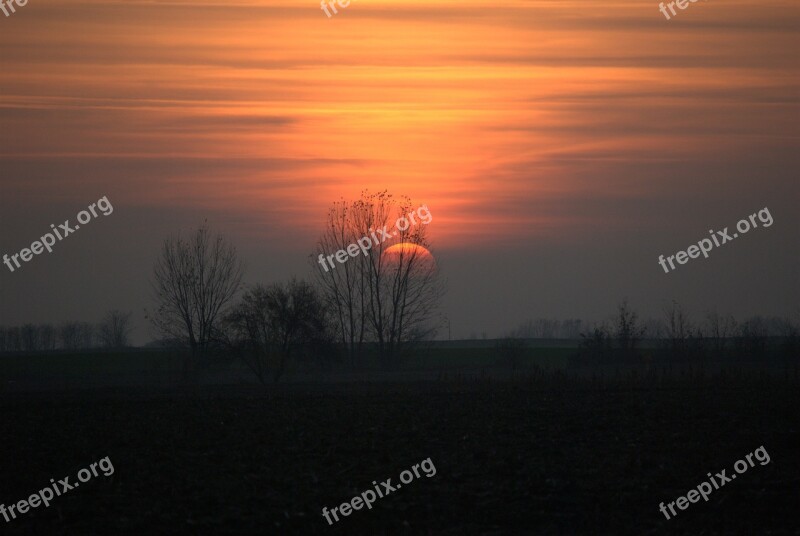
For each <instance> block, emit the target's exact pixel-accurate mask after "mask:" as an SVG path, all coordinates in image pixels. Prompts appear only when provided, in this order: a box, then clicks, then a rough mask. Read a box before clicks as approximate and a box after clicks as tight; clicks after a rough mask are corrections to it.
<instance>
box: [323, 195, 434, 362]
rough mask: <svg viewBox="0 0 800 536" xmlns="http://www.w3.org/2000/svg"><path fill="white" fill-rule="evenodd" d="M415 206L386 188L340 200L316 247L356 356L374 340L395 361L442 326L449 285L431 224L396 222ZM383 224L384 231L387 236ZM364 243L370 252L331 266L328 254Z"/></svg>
mask: <svg viewBox="0 0 800 536" xmlns="http://www.w3.org/2000/svg"><path fill="white" fill-rule="evenodd" d="M425 208H426V209H427V207H425ZM418 211H419V209H418ZM410 213H411V204H410V201H409V200H408V199H405V198H404V199H402V200H400V201H399V202H398V201H396V200H394V199H393V198H392V196H391V195H390V194H389V193H387V192H379V193H377V194H369V193H367V192H364V193H362V195H361V198H360V199H358V200H357V201H355V202H353V203H350V204H348V203H344V202H340V203H337V204H336V205H334V208H333V209H332V210H331V211H330V212H329V214H328V221H327V225H326V230H325V232H324V233H323V235H322V237H321V238H320V240H319V242H318V244H317V248H316V253H315V260H317V261H318V262H320V264H321V265H323V268H321V269H319V270H318V271H317V276H318V280H319V282H320V287H321V288H322V290H323V293H324V296H325V299H326V301H327V302H328V303H329V304H331V307H332V310H333V312H334V314H335V317H336V323H337V328H338V330H337V331H338V334H339V339H340V340H341V341H342V342H343V343H344V344H345V345H346V346H347V347H348V349H349V351H350V354H351V363H354V362H355V355H357V354H358V353H359V350H360V349H361V348H362V346H363V344H364V342H365V341H368V340H369V341H374V342H375V344H376V347H377V350H378V354H379V357H380V358H381V360H382V361H383V362H384V364H387V365H388V364H390V363H392V362H394V361H395V358H396V357H398V356H400V355H401V354H402V353H403V352H404V350H405V349H406V348H407V347H408V346H409V345H410V344H411V343H413V342H415V341H417V340H421V339H424V338H428V337H430V336H431V335H432V333H434V332H435V330H436V327H437V326H436V324H435V319H436V318H437V316H436V307H437V305H438V302H439V299H440V297H441V295H442V293H443V291H444V287H443V284H442V283H441V280H440V279H439V276H438V270H437V268H436V265H435V262H434V260H433V257H432V255H431V254H430V253H429V252H428V248H429V247H430V244H429V243H428V240H427V238H426V227H425V226H424V225H417V226H411V225H404V226H396V225H395V223H396V222H397V221H400V219H399V218H400V217H404V216H406V215H407V214H410ZM420 215H421V214H420ZM396 217H397V219H396ZM401 227H404V228H401ZM378 230H382V232H383V233H384V234H383V236H382V237H380V238H378V237H377V236H376V234H375V233H376V231H378ZM387 231H391V233H387ZM387 234H388V235H389V236H390V238H388V239H387ZM370 236H371V237H373V239H370V238H369V237H370ZM357 244H363V246H362V247H363V248H364V254H361V253H356V254H355V255H352V254H351V256H350V257H349V258H347V259H346V261H345V262H344V263H337V264H336V265H334V266H333V267H329V266H326V265H324V259H325V257H326V256H327V255H331V254H333V253H335V252H336V251H337V250H342V251H345V250H348V249H350V248H357V247H358V246H357ZM353 251H357V250H356V249H353Z"/></svg>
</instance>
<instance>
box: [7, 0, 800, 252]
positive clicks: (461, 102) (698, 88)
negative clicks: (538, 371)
mask: <svg viewBox="0 0 800 536" xmlns="http://www.w3.org/2000/svg"><path fill="white" fill-rule="evenodd" d="M590 5H593V6H594V7H590ZM798 22H799V20H798V10H797V9H793V8H791V2H778V1H768V2H759V3H758V4H757V5H756V4H754V3H749V2H741V1H736V2H725V3H721V2H719V3H717V2H708V3H697V4H692V5H691V6H690V9H687V10H686V11H684V12H681V13H679V16H678V17H676V18H675V19H674V20H672V21H669V22H667V21H665V20H663V17H661V15H660V13H659V12H658V10H657V7H656V4H655V3H647V2H633V1H629V2H620V1H612V2H603V3H598V4H590V3H587V2H585V1H560V2H554V1H551V0H534V1H528V2H524V1H510V2H509V1H506V2H477V3H469V4H466V3H463V2H455V1H443V0H438V1H437V0H434V1H421V0H420V1H407V0H406V1H396V2H394V1H393V2H390V1H386V0H360V1H358V2H354V3H352V4H351V5H350V6H349V7H348V8H346V9H340V13H339V14H338V15H335V16H334V17H332V18H331V19H328V18H327V17H326V16H325V15H324V13H323V12H322V11H321V10H320V9H319V6H316V5H315V3H314V2H310V1H309V2H268V1H264V2H257V1H252V2H236V3H233V4H227V3H222V2H155V3H154V2H110V1H91V2H72V1H70V2H67V1H57V2H48V1H37V2H29V4H28V5H26V6H25V7H24V8H20V9H19V11H18V13H16V14H15V15H14V16H13V17H11V18H8V19H6V20H2V21H0V23H2V37H0V39H1V40H2V45H3V51H4V54H3V58H2V72H3V78H2V82H0V88H2V95H3V98H2V104H1V105H0V106H2V108H0V117H1V118H2V124H3V130H4V131H5V133H6V134H8V133H10V132H13V135H11V136H4V138H6V139H5V141H4V143H3V147H2V148H1V149H0V154H1V155H2V156H0V158H2V159H3V160H4V161H9V160H10V161H13V163H14V166H15V167H14V169H15V170H19V169H22V170H25V173H24V174H18V175H16V176H13V177H4V182H7V181H11V182H12V183H14V184H13V186H10V185H9V184H6V185H5V187H13V189H14V190H15V191H17V192H19V193H20V194H21V195H25V194H27V195H30V196H34V197H35V196H38V195H43V194H44V192H46V191H48V189H49V188H50V185H51V184H52V183H53V182H60V183H64V182H66V183H67V184H69V191H62V192H60V193H59V195H62V196H74V197H75V199H76V202H83V199H84V197H85V195H82V191H83V190H84V188H85V187H87V185H93V186H96V183H98V182H99V183H102V182H103V181H113V182H114V184H115V187H116V189H117V192H116V197H117V198H119V197H120V196H125V198H126V201H128V202H131V203H136V204H137V205H142V206H152V207H166V206H170V207H175V206H192V207H201V208H202V207H209V208H210V207H213V208H214V209H216V210H221V211H225V210H229V211H236V212H237V213H242V212H244V213H251V214H253V215H254V216H253V217H255V218H258V217H259V216H258V214H260V215H261V217H263V218H265V219H270V220H276V219H277V220H279V221H281V222H282V224H283V225H286V226H289V227H292V228H295V229H302V230H304V231H307V232H310V233H313V232H314V230H315V229H316V228H318V227H319V221H320V219H321V217H322V216H324V213H325V209H326V207H327V206H328V205H329V204H330V203H331V202H333V201H335V200H337V199H339V198H340V197H354V196H356V195H357V194H358V192H360V191H361V190H363V189H365V188H369V189H371V190H382V189H389V190H390V191H392V192H394V193H396V194H398V195H408V196H411V197H412V198H413V199H414V200H418V201H419V202H426V203H428V204H429V205H430V206H431V210H432V211H434V214H435V215H436V217H437V225H436V231H435V232H436V240H437V243H439V244H440V245H444V246H458V245H466V244H467V243H469V244H478V243H485V242H487V241H497V240H500V241H502V240H503V237H508V236H514V237H519V236H528V237H535V236H538V235H548V234H550V235H558V233H560V232H569V231H570V230H574V229H576V228H579V227H583V226H586V225H600V226H609V227H614V226H617V225H620V223H621V222H620V221H619V220H618V219H617V218H614V217H613V215H609V214H602V213H598V212H596V211H594V210H593V209H592V206H591V205H592V204H591V201H592V200H593V199H598V198H608V197H620V196H622V197H625V196H633V197H642V198H648V197H652V196H657V195H660V194H661V193H663V192H668V191H669V190H670V189H671V188H674V186H675V181H677V182H680V181H681V180H682V178H681V177H675V178H673V179H672V181H671V183H669V182H668V181H665V180H664V177H663V175H662V174H661V173H660V172H659V170H660V169H661V168H663V166H664V165H668V164H671V163H675V162H680V163H692V162H700V161H708V160H714V159H715V158H721V157H723V155H731V154H733V155H735V154H738V153H740V152H741V151H743V150H753V149H760V148H766V149H770V148H773V149H774V148H776V147H777V148H780V146H781V143H782V140H785V139H786V138H788V137H791V136H796V135H797V126H796V124H795V122H794V121H792V118H791V117H789V116H787V115H786V113H785V112H786V109H785V106H791V109H792V110H794V111H796V106H797V95H798V91H797V90H798V72H797V70H796V69H793V70H787V67H789V66H791V67H796V66H797V61H798V60H797V53H796V51H797V47H796V46H792V45H793V44H794V45H796V44H797V38H796V37H795V35H794V33H796V28H797V27H798V26H797V23H798ZM732 29H736V31H731V30H732ZM633 170H635V171H633ZM56 173H58V174H60V175H56ZM71 182H74V183H75V184H70V183H71ZM686 185H687V186H689V187H690V188H691V187H692V185H691V183H687V184H686ZM86 189H87V190H91V191H92V192H96V191H97V187H94V188H93V189H92V188H86ZM44 195H46V194H44ZM50 195H52V194H50ZM92 195H94V193H93V194H92ZM531 208H534V210H531Z"/></svg>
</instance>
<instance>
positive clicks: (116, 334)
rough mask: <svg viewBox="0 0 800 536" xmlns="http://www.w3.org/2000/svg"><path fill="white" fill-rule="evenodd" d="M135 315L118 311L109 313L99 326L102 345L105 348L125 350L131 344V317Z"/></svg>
mask: <svg viewBox="0 0 800 536" xmlns="http://www.w3.org/2000/svg"><path fill="white" fill-rule="evenodd" d="M132 315H133V313H131V312H128V313H123V312H122V311H119V310H117V309H114V310H112V311H108V312H107V313H106V315H105V317H103V320H102V321H101V322H100V324H99V325H98V326H97V334H98V336H99V337H100V344H102V345H103V346H104V347H105V348H125V347H126V346H129V344H130V341H129V339H130V334H131V331H132V329H133V327H132V326H131V316H132Z"/></svg>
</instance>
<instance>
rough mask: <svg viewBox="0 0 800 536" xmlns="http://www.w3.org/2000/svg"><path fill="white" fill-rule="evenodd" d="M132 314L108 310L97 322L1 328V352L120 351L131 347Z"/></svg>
mask: <svg viewBox="0 0 800 536" xmlns="http://www.w3.org/2000/svg"><path fill="white" fill-rule="evenodd" d="M132 328H133V326H132V324H131V313H130V312H122V311H118V310H112V311H108V312H107V313H106V314H105V316H104V317H103V318H102V319H101V320H100V322H98V323H94V324H93V323H90V322H64V323H62V324H60V325H58V326H54V325H53V324H30V323H29V324H23V325H21V326H10V327H5V326H0V352H45V351H52V350H88V349H92V348H108V349H120V348H126V347H128V346H130V333H131V331H132Z"/></svg>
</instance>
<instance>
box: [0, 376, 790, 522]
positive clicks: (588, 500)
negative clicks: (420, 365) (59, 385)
mask: <svg viewBox="0 0 800 536" xmlns="http://www.w3.org/2000/svg"><path fill="white" fill-rule="evenodd" d="M798 407H800V391H799V390H798V389H797V382H796V381H788V380H786V379H774V380H764V379H762V380H760V381H756V380H749V381H744V380H735V379H733V378H728V379H717V380H714V381H711V380H704V381H700V380H688V379H686V380H682V381H677V380H676V381H663V382H657V383H653V384H646V383H645V382H627V381H621V382H618V383H617V382H613V381H612V382H606V383H604V384H599V383H597V382H592V381H588V380H580V381H578V380H574V381H567V380H562V381H556V380H553V379H550V380H547V381H545V380H539V381H534V382H519V381H518V382H498V381H466V382H464V381H461V382H452V381H449V382H442V381H439V382H437V381H432V382H415V383H389V382H373V383H338V384H327V385H324V386H323V385H319V384H317V385H312V384H302V383H296V384H292V385H286V386H278V387H269V388H268V389H267V390H264V389H262V388H256V387H253V386H250V387H244V386H238V387H232V386H231V387H223V386H206V387H195V388H194V389H189V390H168V389H162V390H146V389H144V388H119V389H114V390H102V389H101V390H97V389H95V390H87V391H82V392H78V391H70V392H53V391H49V392H41V393H29V394H20V393H15V394H13V395H12V394H6V395H3V396H2V397H0V408H1V409H2V416H3V417H2V421H0V433H1V434H2V438H3V441H2V447H0V474H2V475H3V478H2V483H0V502H2V503H4V504H5V505H9V504H11V503H14V502H16V501H19V500H21V499H25V498H27V497H28V496H29V495H30V494H32V493H34V492H36V491H37V490H39V489H41V488H43V487H45V486H46V485H48V483H49V481H50V479H51V478H53V479H55V480H59V479H62V478H63V477H65V476H68V475H69V476H71V482H74V481H75V475H76V474H77V472H78V471H79V470H80V469H81V468H83V467H86V466H88V465H90V464H91V463H92V462H96V461H98V460H100V459H101V458H104V457H106V456H108V457H109V458H110V460H111V462H112V463H113V466H114V474H113V475H112V476H110V477H105V476H102V475H100V476H98V477H96V478H93V479H91V480H89V481H88V482H86V483H84V484H82V485H81V487H80V488H78V489H74V490H72V491H69V492H68V493H66V494H64V495H62V496H60V497H56V498H55V499H53V501H52V504H51V506H50V507H49V508H47V509H45V508H42V507H41V506H40V507H39V508H36V509H34V510H32V511H29V512H28V513H26V514H22V515H21V516H19V517H18V518H17V519H13V520H12V521H11V522H9V523H6V522H5V520H4V519H2V518H0V526H2V532H3V533H4V534H38V535H41V534H80V535H93V534H103V535H106V534H237V535H240V534H286V533H294V534H375V533H377V534H397V533H408V534H420V533H422V534H426V533H429V534H542V533H550V534H552V533H560V534H589V533H593V534H597V533H600V534H680V533H686V534H689V533H691V534H736V533H738V534H798V533H800V529H798V527H800V523H798V521H800V513H798V504H800V502H799V501H798V499H800V456H798V450H800V433H799V431H798V429H799V428H800V427H799V426H798V424H800V423H798V417H797V409H798ZM762 445H763V446H764V449H765V450H766V451H767V453H768V454H769V456H770V458H771V461H770V463H768V464H766V465H763V466H762V465H760V464H759V463H758V462H756V465H755V467H752V468H749V469H748V470H747V471H746V472H745V473H743V474H741V475H738V477H737V479H735V480H733V481H731V482H730V483H728V484H726V485H725V486H723V487H722V488H721V489H719V490H716V491H714V492H713V493H712V494H711V495H710V496H709V500H708V502H704V501H702V500H700V502H699V503H697V504H690V506H689V507H688V508H687V509H686V510H683V511H680V510H678V515H677V517H675V518H674V519H670V520H667V519H665V517H664V515H663V514H662V513H661V512H659V509H658V507H659V504H660V503H661V502H662V501H663V502H670V501H674V500H676V499H677V498H678V497H679V496H681V495H685V494H686V493H687V492H688V491H689V490H690V489H692V488H695V487H696V486H698V485H699V484H700V483H702V482H703V481H705V480H707V478H708V477H707V476H706V474H707V473H709V472H711V473H712V474H715V473H717V472H719V471H721V470H722V469H727V472H728V474H730V473H732V472H733V464H734V463H735V462H736V461H737V460H739V459H743V458H744V457H745V456H746V455H747V454H749V453H751V452H753V451H754V450H756V449H757V448H758V447H760V446H762ZM427 458H430V459H431V462H432V463H433V465H434V466H435V468H436V474H435V475H434V476H432V477H429V478H428V477H425V476H424V475H421V477H420V478H419V479H415V480H413V481H412V482H410V483H409V484H407V485H404V486H403V488H402V489H398V490H397V491H395V492H394V493H391V494H389V495H388V496H386V497H384V498H381V499H378V500H377V501H376V502H375V504H374V505H373V508H372V509H371V510H365V509H362V510H358V511H354V512H352V513H351V514H350V515H349V516H348V517H345V518H340V521H339V522H337V523H334V525H333V526H329V525H328V523H327V522H326V521H325V518H324V517H323V516H322V508H323V507H327V508H328V509H331V508H333V507H335V506H338V505H340V504H341V503H343V502H345V501H349V500H350V499H351V498H352V497H353V496H355V495H357V494H360V493H361V492H363V491H365V490H368V489H373V485H372V482H373V481H377V482H380V481H384V480H386V479H387V478H390V477H391V478H392V482H393V483H395V484H396V483H397V482H398V476H399V474H400V473H401V472H402V471H403V470H405V469H409V468H411V467H412V466H413V465H414V464H417V463H420V462H421V461H422V460H425V459H427Z"/></svg>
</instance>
